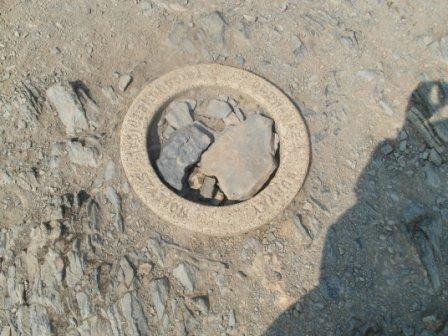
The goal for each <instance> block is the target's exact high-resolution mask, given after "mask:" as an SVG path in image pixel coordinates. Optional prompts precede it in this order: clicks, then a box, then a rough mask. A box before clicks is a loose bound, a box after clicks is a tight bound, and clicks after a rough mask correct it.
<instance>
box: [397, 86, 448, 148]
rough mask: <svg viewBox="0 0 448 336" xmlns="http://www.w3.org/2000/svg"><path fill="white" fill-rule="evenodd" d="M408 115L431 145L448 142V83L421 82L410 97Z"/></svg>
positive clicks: (440, 144)
mask: <svg viewBox="0 0 448 336" xmlns="http://www.w3.org/2000/svg"><path fill="white" fill-rule="evenodd" d="M406 113H407V115H406V117H407V120H409V121H410V122H411V123H412V124H413V126H414V127H415V128H416V129H417V130H418V132H419V133H420V134H421V135H422V136H423V138H424V139H425V140H426V141H427V142H428V141H429V143H428V145H429V146H431V147H435V148H436V149H438V147H440V146H442V145H443V143H445V144H447V143H448V83H445V82H442V81H428V82H422V83H420V84H419V85H418V86H417V88H416V89H415V90H414V91H413V93H412V94H411V96H410V98H409V103H408V108H407V110H406Z"/></svg>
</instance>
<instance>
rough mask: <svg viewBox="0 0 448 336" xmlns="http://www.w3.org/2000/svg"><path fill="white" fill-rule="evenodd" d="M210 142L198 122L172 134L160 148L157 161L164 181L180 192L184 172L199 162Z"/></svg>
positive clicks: (208, 136) (209, 138)
mask: <svg viewBox="0 0 448 336" xmlns="http://www.w3.org/2000/svg"><path fill="white" fill-rule="evenodd" d="M210 142H211V137H210V135H209V134H207V133H205V132H204V131H203V128H202V127H201V124H200V123H198V122H195V123H194V124H192V125H189V126H187V127H185V128H183V129H181V130H177V131H176V132H174V133H173V134H172V135H171V136H170V139H169V140H168V142H167V143H166V144H165V146H163V147H162V150H161V152H160V156H159V159H158V160H157V167H158V169H159V172H160V174H161V175H162V176H163V178H164V180H165V181H166V182H167V183H168V184H169V185H170V186H172V187H173V188H176V189H177V190H181V189H182V187H183V182H184V177H185V170H186V169H187V168H188V167H190V166H191V165H193V164H195V163H196V162H197V161H198V160H199V158H200V157H201V154H202V152H203V151H204V150H205V149H206V148H207V147H208V146H209V145H210Z"/></svg>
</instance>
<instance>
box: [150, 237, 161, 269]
mask: <svg viewBox="0 0 448 336" xmlns="http://www.w3.org/2000/svg"><path fill="white" fill-rule="evenodd" d="M147 247H148V250H149V251H150V252H151V253H152V254H153V255H154V256H155V258H156V261H157V263H158V264H159V265H160V266H161V267H163V266H164V263H165V249H164V248H163V246H162V244H161V243H160V240H159V239H157V238H149V239H148V245H147Z"/></svg>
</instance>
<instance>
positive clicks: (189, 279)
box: [173, 262, 196, 293]
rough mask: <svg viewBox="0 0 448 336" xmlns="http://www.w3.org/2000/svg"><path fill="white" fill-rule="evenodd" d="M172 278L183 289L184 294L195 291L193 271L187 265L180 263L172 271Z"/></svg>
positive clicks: (191, 267)
mask: <svg viewBox="0 0 448 336" xmlns="http://www.w3.org/2000/svg"><path fill="white" fill-rule="evenodd" d="M173 276H174V277H175V278H176V280H178V281H179V282H180V283H181V284H182V286H183V287H184V289H185V292H187V293H192V292H193V291H194V290H195V289H196V276H195V269H194V267H193V266H191V265H190V264H188V263H185V262H183V263H181V264H179V265H178V266H177V267H176V268H175V269H173Z"/></svg>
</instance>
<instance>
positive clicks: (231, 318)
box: [228, 309, 236, 329]
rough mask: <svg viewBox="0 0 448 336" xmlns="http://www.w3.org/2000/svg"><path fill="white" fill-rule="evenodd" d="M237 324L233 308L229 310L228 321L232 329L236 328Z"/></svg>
mask: <svg viewBox="0 0 448 336" xmlns="http://www.w3.org/2000/svg"><path fill="white" fill-rule="evenodd" d="M235 326H236V319H235V311H234V310H233V309H231V310H230V311H229V321H228V327H229V328H230V329H234V328H235Z"/></svg>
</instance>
